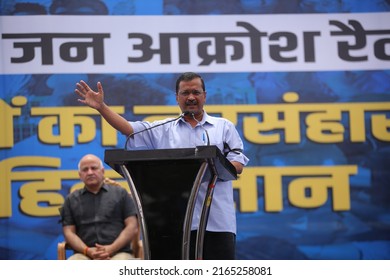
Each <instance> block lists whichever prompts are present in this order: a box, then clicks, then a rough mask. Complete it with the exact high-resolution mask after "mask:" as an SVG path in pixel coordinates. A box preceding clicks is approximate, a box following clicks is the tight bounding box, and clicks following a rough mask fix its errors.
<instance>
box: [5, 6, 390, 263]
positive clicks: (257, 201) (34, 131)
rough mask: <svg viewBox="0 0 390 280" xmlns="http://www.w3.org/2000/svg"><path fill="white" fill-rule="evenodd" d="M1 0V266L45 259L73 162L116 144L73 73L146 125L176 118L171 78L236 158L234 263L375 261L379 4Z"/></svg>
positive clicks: (387, 29) (382, 26) (381, 84)
mask: <svg viewBox="0 0 390 280" xmlns="http://www.w3.org/2000/svg"><path fill="white" fill-rule="evenodd" d="M0 5H1V7H0V8H1V17H0V31H1V40H0V56H1V60H0V127H1V131H0V174H1V175H0V259H55V258H56V247H57V243H58V242H59V241H61V240H63V236H62V229H61V225H60V224H59V212H58V208H59V207H60V206H61V205H62V203H63V202H64V198H65V196H66V195H67V194H68V193H69V192H70V189H71V188H72V187H77V186H79V184H80V182H79V180H78V175H77V163H78V160H79V159H80V157H81V156H83V155H84V154H86V153H94V154H96V155H98V156H100V157H102V158H103V156H104V151H105V150H106V149H112V148H123V146H124V140H125V139H124V136H123V135H120V134H119V133H118V132H116V131H115V130H113V129H112V128H111V127H110V126H109V125H108V124H107V123H105V122H104V121H103V120H102V118H101V117H100V116H99V115H98V113H97V112H96V111H94V110H92V109H89V108H87V107H85V106H80V104H79V103H78V102H77V98H78V97H77V96H76V94H74V88H75V84H76V82H78V81H80V80H85V81H87V82H88V83H89V84H91V85H92V86H93V87H94V88H96V83H97V82H98V81H100V82H102V84H103V86H104V89H105V94H106V101H107V103H108V104H109V105H110V106H111V107H112V108H113V109H114V110H115V111H116V112H118V113H120V114H122V115H123V116H124V117H126V118H127V119H130V120H155V119H161V118H165V117H170V116H172V117H176V116H178V114H179V111H178V107H177V105H176V102H175V95H174V86H175V80H176V78H177V77H178V75H179V74H180V73H181V72H184V71H194V72H199V73H200V74H201V75H202V76H203V78H204V80H205V82H206V90H207V104H206V110H207V112H208V113H209V114H212V115H216V116H222V117H225V118H228V119H229V120H231V121H232V122H233V123H234V124H235V125H236V127H237V129H238V131H239V133H240V135H241V136H242V139H243V141H244V144H245V153H246V155H247V156H248V157H249V158H250V163H249V165H248V167H246V169H245V171H244V173H243V174H242V175H241V176H240V177H239V179H238V180H237V181H235V182H234V196H235V202H236V209H237V223H238V235H237V258H238V259H390V211H389V210H390V185H389V182H390V167H389V166H390V72H389V69H390V7H389V2H388V1H385V0H383V1H380V0H377V1H372V0H364V1H362V0H359V1H358V0H356V1H352V0H350V1H315V0H300V1H298V0H295V1H292V0H291V1H282V0H280V1H272V0H270V1H248V0H241V1H239V0H235V1H233V0H220V1H206V0H205V1H179V0H165V1H163V0H159V1H143V0H137V1H136V0H133V1H131V0H127V1H115V0H106V1H97V0H93V1H92V0H91V1H79V0H67V1H60V0H52V1H50V0H48V1H47V0H42V1H38V0H37V1H32V0H30V1H16V0H15V1H11V0H3V1H1V4H0ZM106 169H107V175H108V176H109V177H111V178H117V179H120V178H119V176H118V174H116V173H115V172H114V171H112V170H111V169H110V168H109V167H108V166H106Z"/></svg>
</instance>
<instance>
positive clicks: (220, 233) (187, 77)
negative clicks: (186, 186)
mask: <svg viewBox="0 0 390 280" xmlns="http://www.w3.org/2000/svg"><path fill="white" fill-rule="evenodd" d="M76 86H77V88H76V90H75V92H76V93H77V94H78V95H79V96H80V97H81V99H78V100H79V102H81V103H83V104H86V105H88V106H89V107H91V108H94V109H96V110H97V111H98V112H99V113H100V114H101V116H102V117H103V118H104V119H105V120H106V121H107V122H108V123H109V124H110V125H111V126H112V127H114V128H115V129H116V130H118V131H120V132H121V133H122V134H124V135H126V137H127V140H131V141H126V148H127V149H128V150H132V149H138V150H139V149H145V150H146V149H170V148H172V149H176V148H193V147H196V146H201V145H210V144H211V145H215V146H217V147H218V148H219V149H220V150H221V151H223V152H225V154H226V153H227V155H226V158H227V159H228V160H229V161H230V162H231V163H232V165H233V166H234V167H235V169H236V170H237V174H240V173H242V170H243V167H244V166H245V165H246V164H247V163H248V161H249V159H248V158H247V157H246V156H245V155H244V154H243V153H242V151H243V143H242V140H241V138H240V136H239V134H238V132H237V130H236V128H235V126H234V125H233V123H232V122H230V121H229V120H227V119H224V118H220V117H213V116H210V115H208V114H207V113H206V111H205V110H204V109H203V106H204V104H205V102H206V96H207V93H206V88H205V83H204V81H203V79H202V77H201V76H200V75H198V74H196V73H193V72H187V73H184V74H182V75H181V76H180V77H179V78H178V79H177V81H176V101H177V103H178V105H179V107H180V109H181V111H182V114H181V115H180V116H179V117H178V118H176V119H166V120H162V121H156V122H152V123H150V122H145V121H135V122H132V121H127V120H126V119H124V118H123V117H122V116H120V115H119V114H117V113H115V112H113V111H112V110H111V109H110V108H109V107H108V105H107V104H106V103H105V102H104V91H103V86H102V85H101V83H100V82H98V83H97V89H98V91H97V92H95V91H93V90H92V89H91V88H90V87H89V85H88V84H87V83H85V82H84V81H80V82H79V83H77V84H76ZM206 189H207V184H202V186H201V187H200V189H199V193H198V199H197V201H196V205H195V210H194V216H193V220H192V227H191V230H192V231H191V242H190V244H191V250H190V255H191V258H194V245H195V240H196V231H197V229H198V225H199V219H200V216H201V211H202V204H203V199H199V198H201V197H204V195H205V193H206ZM235 243H236V215H235V209H234V201H233V187H232V182H231V181H219V180H218V181H217V184H216V186H215V189H214V194H213V202H212V204H211V208H210V214H209V217H208V221H207V227H206V232H205V235H204V247H203V259H206V260H207V259H208V260H228V259H235Z"/></svg>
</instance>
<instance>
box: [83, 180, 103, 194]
mask: <svg viewBox="0 0 390 280" xmlns="http://www.w3.org/2000/svg"><path fill="white" fill-rule="evenodd" d="M101 190H104V191H106V192H108V188H107V185H106V184H104V183H103V185H102V187H101V188H100V189H99V191H98V192H97V193H100V191H101ZM87 192H90V191H89V190H88V189H87V187H86V186H85V185H84V188H83V189H82V191H81V193H82V194H85V193H87Z"/></svg>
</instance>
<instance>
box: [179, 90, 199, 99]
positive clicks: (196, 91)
mask: <svg viewBox="0 0 390 280" xmlns="http://www.w3.org/2000/svg"><path fill="white" fill-rule="evenodd" d="M203 93H204V91H199V90H185V91H181V92H179V95H181V96H185V97H187V96H190V94H193V95H195V96H200V95H202V94H203Z"/></svg>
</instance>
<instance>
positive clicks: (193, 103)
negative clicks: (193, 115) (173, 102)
mask: <svg viewBox="0 0 390 280" xmlns="http://www.w3.org/2000/svg"><path fill="white" fill-rule="evenodd" d="M186 105H198V101H196V100H187V101H186Z"/></svg>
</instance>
